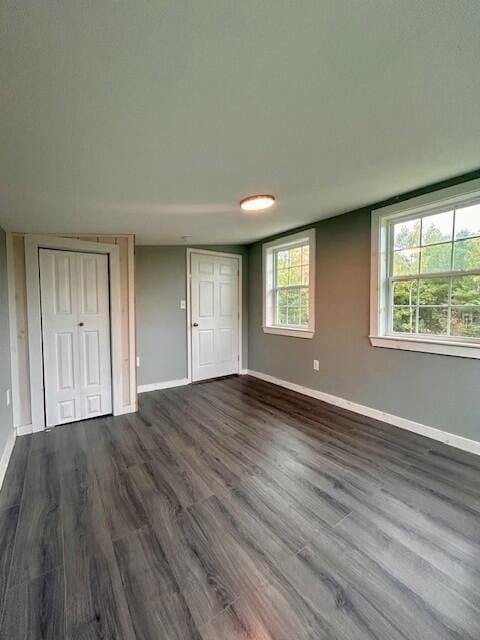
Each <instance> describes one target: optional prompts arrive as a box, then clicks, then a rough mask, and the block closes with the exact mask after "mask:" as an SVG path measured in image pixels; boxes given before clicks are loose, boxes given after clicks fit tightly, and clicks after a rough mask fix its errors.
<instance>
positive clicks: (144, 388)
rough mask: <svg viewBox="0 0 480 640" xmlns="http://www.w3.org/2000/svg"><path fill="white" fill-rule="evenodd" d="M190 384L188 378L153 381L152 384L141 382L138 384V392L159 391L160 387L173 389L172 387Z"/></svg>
mask: <svg viewBox="0 0 480 640" xmlns="http://www.w3.org/2000/svg"><path fill="white" fill-rule="evenodd" d="M186 384H190V380H189V379H188V378H181V379H180V380H166V381H165V382H153V383H151V384H141V385H139V386H138V393H147V392H148V391H158V390H159V389H171V388H172V387H183V386H184V385H186Z"/></svg>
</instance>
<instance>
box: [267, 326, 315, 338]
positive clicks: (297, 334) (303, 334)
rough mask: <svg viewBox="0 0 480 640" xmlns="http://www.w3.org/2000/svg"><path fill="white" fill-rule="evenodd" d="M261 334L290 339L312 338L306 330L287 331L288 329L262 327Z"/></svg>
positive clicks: (310, 332) (310, 333)
mask: <svg viewBox="0 0 480 640" xmlns="http://www.w3.org/2000/svg"><path fill="white" fill-rule="evenodd" d="M263 332H264V333H272V334H274V335H277V336H290V337H291V338H313V334H314V332H313V331H310V330H308V329H289V328H288V327H263Z"/></svg>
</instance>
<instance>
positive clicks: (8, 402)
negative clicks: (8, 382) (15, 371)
mask: <svg viewBox="0 0 480 640" xmlns="http://www.w3.org/2000/svg"><path fill="white" fill-rule="evenodd" d="M9 405H10V389H7V407H8V406H9Z"/></svg>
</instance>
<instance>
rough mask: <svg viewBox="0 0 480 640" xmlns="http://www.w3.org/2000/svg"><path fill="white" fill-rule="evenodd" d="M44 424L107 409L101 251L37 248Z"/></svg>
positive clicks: (107, 324) (109, 407)
mask: <svg viewBox="0 0 480 640" xmlns="http://www.w3.org/2000/svg"><path fill="white" fill-rule="evenodd" d="M39 258H40V292H41V306H42V337H43V360H44V383H45V406H46V424H47V426H49V427H50V426H54V425H57V424H62V423H65V422H73V421H74V420H82V419H84V418H88V417H93V416H96V415H104V414H106V413H111V410H112V393H111V364H110V317H109V307H110V304H109V290H108V257H107V256H106V255H97V254H86V253H77V252H73V251H56V250H51V249H40V252H39Z"/></svg>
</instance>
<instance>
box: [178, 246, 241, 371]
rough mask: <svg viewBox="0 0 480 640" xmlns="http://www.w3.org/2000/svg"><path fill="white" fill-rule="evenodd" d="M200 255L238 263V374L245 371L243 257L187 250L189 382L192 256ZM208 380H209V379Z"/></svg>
mask: <svg viewBox="0 0 480 640" xmlns="http://www.w3.org/2000/svg"><path fill="white" fill-rule="evenodd" d="M192 253H199V254H201V255H206V256H223V257H224V258H235V259H236V260H237V261H238V373H241V372H242V371H243V353H242V344H243V309H242V301H243V271H242V268H243V256H242V255H241V254H239V253H226V252H224V251H209V250H208V249H194V248H190V247H188V248H187V269H186V273H187V283H186V287H187V380H188V382H189V383H191V382H192V316H191V314H192V308H191V296H192V292H191V284H192V268H191V260H190V258H191V255H192ZM207 379H208V378H207Z"/></svg>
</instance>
